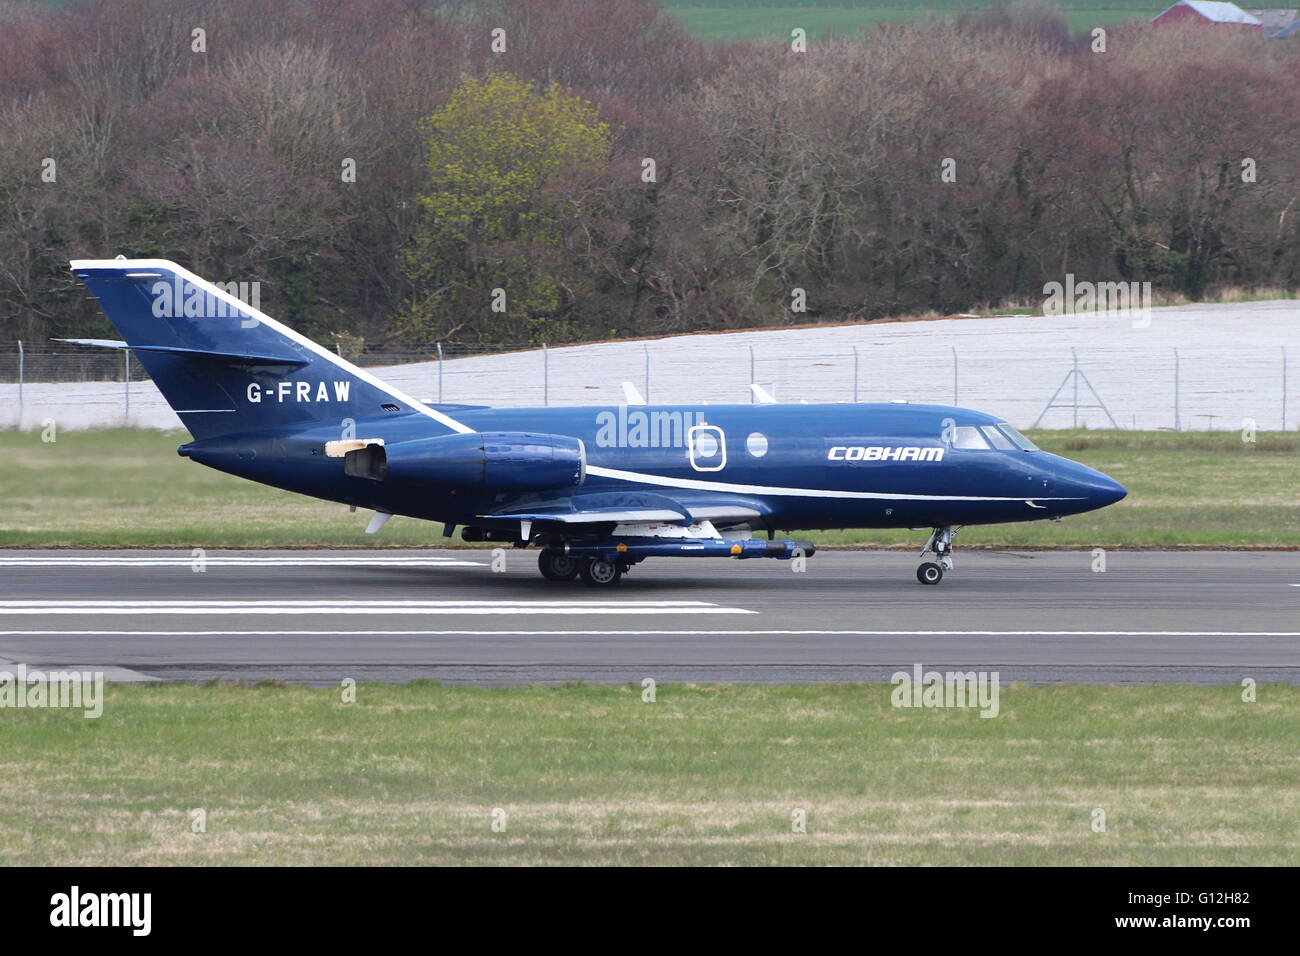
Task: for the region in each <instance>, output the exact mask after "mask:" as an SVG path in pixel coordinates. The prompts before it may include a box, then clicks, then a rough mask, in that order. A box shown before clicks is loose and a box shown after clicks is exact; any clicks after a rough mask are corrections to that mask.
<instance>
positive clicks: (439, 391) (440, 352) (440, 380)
mask: <svg viewBox="0 0 1300 956" xmlns="http://www.w3.org/2000/svg"><path fill="white" fill-rule="evenodd" d="M438 404H439V405H441V404H442V343H441V342H439V343H438Z"/></svg>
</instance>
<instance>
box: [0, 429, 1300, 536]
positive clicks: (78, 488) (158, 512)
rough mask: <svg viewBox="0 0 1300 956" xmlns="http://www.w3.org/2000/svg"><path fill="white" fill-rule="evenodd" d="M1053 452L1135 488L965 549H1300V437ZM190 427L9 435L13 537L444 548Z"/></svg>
mask: <svg viewBox="0 0 1300 956" xmlns="http://www.w3.org/2000/svg"><path fill="white" fill-rule="evenodd" d="M1033 437H1034V439H1035V440H1036V441H1037V442H1038V443H1039V444H1040V445H1041V446H1042V447H1043V448H1044V449H1046V450H1048V451H1052V452H1055V453H1058V454H1062V455H1066V456H1067V457H1070V458H1074V459H1076V460H1078V461H1082V462H1084V463H1086V464H1089V465H1092V466H1093V467H1095V468H1099V469H1101V470H1102V471H1104V472H1106V473H1107V474H1109V475H1111V476H1113V477H1114V478H1116V479H1118V480H1119V481H1121V482H1123V483H1124V485H1125V486H1126V487H1127V488H1128V489H1129V497H1128V498H1126V499H1125V500H1124V501H1122V502H1120V503H1119V504H1116V505H1113V506H1111V507H1109V508H1105V509H1103V510H1101V511H1097V512H1092V513H1091V514H1086V515H1079V516H1076V517H1072V518H1066V519H1064V520H1062V521H1059V522H1056V521H1042V522H1031V523H1025V524H1011V525H991V526H986V527H976V528H968V529H966V530H964V531H963V532H962V533H961V537H960V538H959V539H958V541H959V544H960V545H961V546H962V547H971V546H977V547H978V546H995V547H1002V546H1006V547H1146V546H1160V547H1170V546H1205V547H1236V546H1255V547H1296V546H1300V483H1297V481H1296V478H1295V476H1296V474H1297V470H1298V466H1300V435H1297V434H1296V433H1294V432H1260V433H1259V434H1258V435H1257V440H1256V442H1254V443H1253V444H1247V443H1243V442H1242V441H1241V437H1240V435H1239V434H1238V433H1235V432H1181V433H1174V432H1089V431H1041V432H1035V433H1034V435H1033ZM184 440H185V436H184V434H182V433H179V432H173V433H166V432H156V431H148V430H143V429H141V430H102V431H77V432H63V433H61V434H60V435H59V436H58V440H57V441H56V442H54V443H48V444H47V443H44V442H42V441H41V436H40V433H39V432H15V431H8V432H0V456H2V457H3V460H4V462H5V467H4V468H3V469H0V501H2V502H3V504H2V505H0V546H10V547H15V546H22V547H65V546H71V547H132V546H134V547H173V548H191V547H205V548H256V547H431V546H438V547H443V546H447V545H455V544H458V543H459V542H458V540H457V539H446V538H443V537H442V536H441V526H440V525H436V524H431V523H429V522H422V521H415V520H411V519H404V518H398V519H395V520H393V521H391V522H389V523H388V525H386V526H385V528H384V529H383V531H382V532H381V533H380V534H378V535H375V536H373V537H371V536H367V535H365V534H363V533H362V531H363V529H364V527H365V524H366V521H367V520H368V518H369V514H368V513H366V512H358V513H356V514H351V513H349V512H348V510H347V509H346V508H345V507H344V506H342V505H337V504H331V503H328V502H321V501H316V500H315V499H310V498H303V497H301V496H298V495H294V494H290V493H289V492H285V491H278V490H276V489H274V488H267V487H264V486H261V485H257V484H255V483H253V482H250V481H245V480H243V479H240V478H234V477H231V476H230V475H224V474H221V473H220V472H216V471H212V470H211V469H208V468H204V467H202V466H201V465H197V464H195V463H193V462H190V461H187V460H185V459H182V458H180V457H178V456H177V455H176V453H175V449H176V446H177V445H178V444H180V443H181V442H183V441H184ZM800 537H808V538H811V539H812V540H813V541H815V542H817V543H818V544H823V545H862V546H893V545H900V546H907V547H920V544H921V540H920V537H921V536H919V535H918V534H917V533H915V532H909V531H844V532H839V531H831V532H816V533H811V534H807V535H800Z"/></svg>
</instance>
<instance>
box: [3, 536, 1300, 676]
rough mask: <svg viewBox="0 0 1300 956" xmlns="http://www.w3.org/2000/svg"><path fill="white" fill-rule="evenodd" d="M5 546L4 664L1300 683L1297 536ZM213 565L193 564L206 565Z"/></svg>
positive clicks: (220, 672)
mask: <svg viewBox="0 0 1300 956" xmlns="http://www.w3.org/2000/svg"><path fill="white" fill-rule="evenodd" d="M501 554H503V555H504V561H505V570H504V571H494V570H493V569H492V553H491V552H488V551H428V552H412V551H334V552H327V551H298V552H263V551H258V552H209V553H208V554H207V555H206V556H204V557H203V559H202V560H199V559H195V558H194V557H192V556H191V554H190V553H189V552H161V551H149V552H145V551H0V668H3V667H6V666H8V665H11V664H16V663H23V664H26V665H28V666H29V667H38V668H60V669H68V668H77V669H91V670H104V671H105V672H106V674H107V676H108V678H109V679H123V680H130V679H137V680H149V679H180V680H208V679H212V678H218V679H222V680H260V679H278V680H286V681H302V682H307V683H312V684H318V685H331V684H332V685H337V684H338V683H339V682H340V681H341V680H343V679H344V678H352V679H355V680H358V681H365V680H379V681H392V682H404V681H409V680H413V679H415V678H420V677H428V678H437V679H440V680H443V681H448V682H470V683H475V684H521V683H532V682H545V681H564V680H586V681H595V682H619V683H621V682H625V681H635V682H640V681H641V680H642V679H643V678H646V677H652V678H654V679H655V680H657V681H659V682H665V681H674V682H682V681H688V682H705V681H727V682H762V683H766V682H815V681H887V680H888V679H889V678H890V676H891V675H892V674H893V673H894V672H895V671H898V670H909V671H910V670H911V668H912V667H913V666H914V665H916V664H921V665H923V666H924V667H925V668H926V669H939V670H972V669H975V670H996V671H998V672H999V674H1000V676H1001V679H1002V680H1003V681H1008V680H1022V681H1029V682H1035V683H1041V682H1089V683H1094V682H1102V683H1139V682H1189V683H1214V684H1227V683H1232V684H1237V683H1239V682H1240V681H1241V680H1242V679H1243V678H1246V677H1250V678H1253V679H1255V680H1256V681H1258V682H1260V683H1276V682H1286V683H1300V554H1297V553H1295V552H1267V553H1266V552H1109V553H1108V554H1107V555H1106V570H1105V572H1104V573H1098V572H1096V571H1094V570H1093V565H1094V558H1093V555H1092V554H1091V553H1089V552H962V551H960V550H959V551H958V552H957V568H956V570H955V571H953V572H951V573H950V574H949V575H947V576H946V577H945V579H944V581H943V583H942V584H940V585H939V586H937V587H924V586H922V585H920V584H918V583H917V582H916V580H915V578H914V577H913V572H914V570H915V567H916V564H917V563H918V562H917V558H916V556H915V555H914V554H911V553H905V552H899V551H880V552H853V551H836V552H822V553H819V554H817V555H816V556H814V557H813V558H812V559H810V560H809V561H808V563H807V570H806V571H805V572H804V573H796V572H795V571H793V569H792V566H791V564H790V563H788V562H777V561H771V560H752V561H743V562H742V561H734V560H726V559H721V560H717V559H679V560H671V559H661V560H659V561H653V560H651V561H647V562H646V563H645V564H643V565H640V566H639V567H637V568H635V569H634V570H633V571H632V573H631V574H630V575H628V576H627V577H626V578H624V580H623V582H622V584H620V585H619V586H618V587H617V588H614V589H612V590H593V589H588V588H585V587H583V586H582V585H581V584H579V583H576V582H575V583H572V584H558V585H557V584H550V583H547V582H546V581H544V580H542V578H541V577H540V575H538V573H537V570H536V551H534V550H528V551H516V550H506V551H504V552H501ZM199 568H201V570H196V569H199Z"/></svg>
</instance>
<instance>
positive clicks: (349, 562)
mask: <svg viewBox="0 0 1300 956" xmlns="http://www.w3.org/2000/svg"><path fill="white" fill-rule="evenodd" d="M196 562H197V563H202V564H204V565H206V566H208V567H215V568H277V567H284V568H329V567H334V568H347V567H376V568H384V567H396V568H479V567H486V566H487V564H486V562H484V561H463V560H461V559H459V558H437V557H406V556H396V555H375V556H373V557H362V556H357V557H337V558H315V557H306V556H304V557H295V556H285V557H243V556H234V555H226V556H220V555H215V556H209V557H204V558H195V557H183V556H182V557H121V558H116V557H113V558H109V557H82V556H78V555H68V556H67V557H63V556H59V557H48V558H47V557H21V558H10V557H5V556H0V568H182V567H183V568H188V567H192V566H193V565H194V564H195V563H196Z"/></svg>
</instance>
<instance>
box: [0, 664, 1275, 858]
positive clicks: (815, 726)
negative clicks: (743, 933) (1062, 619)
mask: <svg viewBox="0 0 1300 956" xmlns="http://www.w3.org/2000/svg"><path fill="white" fill-rule="evenodd" d="M890 690H891V688H890V687H889V686H888V685H831V686H817V687H730V686H701V687H691V686H666V685H665V686H661V687H659V688H658V691H657V700H656V701H655V702H654V703H646V702H643V700H642V691H641V688H640V687H639V686H637V687H630V686H622V687H595V686H581V685H578V686H564V687H550V688H546V687H530V688H511V689H491V690H484V689H473V688H463V687H456V688H453V687H443V686H439V685H437V684H432V683H428V682H419V683H415V684H410V685H406V686H402V687H393V686H377V685H362V686H361V687H359V688H358V691H357V700H356V703H354V704H345V703H343V702H342V700H341V694H340V692H339V691H336V690H312V689H308V688H302V687H292V688H290V687H276V686H257V687H238V686H230V685H225V686H205V687H195V686H182V685H158V686H143V687H141V686H117V687H113V688H111V690H110V691H109V693H108V697H107V700H106V704H105V710H104V715H103V717H102V718H100V719H98V720H86V719H84V718H82V717H81V716H79V715H77V714H74V713H71V712H68V711H55V710H44V711H37V710H0V742H2V745H0V864H5V865H9V864H42V863H56V862H57V863H65V864H78V865H80V864H86V865H94V864H110V863H111V864H332V865H339V864H343V865H348V864H374V865H396V864H425V863H498V864H562V863H570V864H573V863H577V864H585V863H606V864H607V863H655V864H659V863H683V864H759V863H840V864H858V863H862V864H980V865H984V864H1051V865H1060V864H1094V865H1130V864H1132V865H1155V864H1159V865H1179V866H1185V865H1207V864H1252V865H1255V864H1294V862H1295V860H1296V859H1297V852H1298V851H1300V788H1297V787H1296V786H1295V779H1296V774H1297V772H1298V771H1300V757H1297V753H1296V749H1295V741H1296V740H1297V739H1300V706H1298V705H1300V688H1295V687H1264V688H1261V689H1260V690H1259V695H1258V701H1257V702H1255V703H1245V702H1243V701H1242V699H1241V691H1240V690H1239V689H1238V688H1235V687H1222V688H1205V687H1181V686H1168V685H1165V686H1156V687H1125V688H1117V687H1032V688H1031V687H1023V686H1019V685H1012V686H1006V687H1003V688H1002V693H1001V712H1000V715H999V716H997V717H995V718H981V717H979V716H978V715H977V714H976V712H975V711H972V710H955V709H950V710H933V709H932V710H912V709H895V708H893V707H891V705H890V700H889V697H890ZM200 808H201V809H202V810H204V811H205V812H206V832H204V833H194V832H192V826H191V824H192V817H191V811H192V810H195V809H200ZM496 808H500V809H501V810H503V811H504V812H505V815H506V817H505V819H506V828H505V831H504V832H493V830H492V826H491V825H492V821H493V810H494V809H496ZM799 808H802V809H803V810H804V811H805V812H806V816H807V832H806V833H803V834H796V833H793V832H792V830H791V819H792V814H793V813H794V811H795V810H796V809H799ZM1096 809H1101V810H1103V811H1105V815H1106V829H1105V832H1095V831H1094V830H1093V828H1092V823H1093V819H1094V815H1093V812H1094V810H1096Z"/></svg>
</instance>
